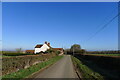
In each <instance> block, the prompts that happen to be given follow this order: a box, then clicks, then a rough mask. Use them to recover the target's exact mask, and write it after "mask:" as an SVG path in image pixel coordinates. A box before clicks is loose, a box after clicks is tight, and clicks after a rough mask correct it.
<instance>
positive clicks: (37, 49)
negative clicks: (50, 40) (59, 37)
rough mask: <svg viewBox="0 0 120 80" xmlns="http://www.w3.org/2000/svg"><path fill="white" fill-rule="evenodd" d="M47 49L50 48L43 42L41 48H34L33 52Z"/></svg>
mask: <svg viewBox="0 0 120 80" xmlns="http://www.w3.org/2000/svg"><path fill="white" fill-rule="evenodd" d="M47 49H50V47H49V46H48V45H47V44H43V46H42V47H41V48H35V54H36V53H39V52H41V51H43V52H45V51H47Z"/></svg>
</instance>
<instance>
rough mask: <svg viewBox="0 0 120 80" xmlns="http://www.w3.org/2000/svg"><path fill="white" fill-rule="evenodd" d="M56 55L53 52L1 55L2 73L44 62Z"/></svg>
mask: <svg viewBox="0 0 120 80" xmlns="http://www.w3.org/2000/svg"><path fill="white" fill-rule="evenodd" d="M54 56H56V55H55V54H45V55H42V54H41V55H26V56H16V57H3V58H2V75H5V74H9V73H11V72H16V71H18V70H20V69H24V68H28V67H30V66H31V65H34V64H37V63H40V62H44V61H47V60H49V59H50V58H52V57H54Z"/></svg>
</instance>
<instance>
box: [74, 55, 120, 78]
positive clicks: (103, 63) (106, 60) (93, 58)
mask: <svg viewBox="0 0 120 80" xmlns="http://www.w3.org/2000/svg"><path fill="white" fill-rule="evenodd" d="M75 57H76V58H78V59H80V60H83V62H84V61H88V62H89V63H91V65H92V64H95V65H96V66H97V67H99V68H100V69H102V70H105V71H106V72H107V73H109V71H110V72H111V73H110V74H111V75H112V76H111V75H109V74H104V75H106V78H108V79H112V78H113V79H118V78H120V57H117V56H116V57H112V56H99V55H80V54H76V55H75Z"/></svg>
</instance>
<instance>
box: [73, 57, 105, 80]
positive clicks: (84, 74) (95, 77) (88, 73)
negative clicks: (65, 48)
mask: <svg viewBox="0 0 120 80" xmlns="http://www.w3.org/2000/svg"><path fill="white" fill-rule="evenodd" d="M71 58H72V61H73V64H74V66H75V69H76V71H77V72H78V73H79V76H80V78H81V80H104V77H103V76H102V75H100V74H99V73H97V72H94V71H93V70H91V69H90V68H89V67H87V66H86V65H84V64H83V63H82V62H81V61H80V60H79V59H77V58H75V57H73V56H71Z"/></svg>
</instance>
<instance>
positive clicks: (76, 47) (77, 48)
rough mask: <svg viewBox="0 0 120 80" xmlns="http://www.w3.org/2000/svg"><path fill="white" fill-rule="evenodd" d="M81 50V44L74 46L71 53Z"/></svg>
mask: <svg viewBox="0 0 120 80" xmlns="http://www.w3.org/2000/svg"><path fill="white" fill-rule="evenodd" d="M80 49H81V46H80V45H79V44H74V45H72V46H71V48H70V51H71V52H73V51H74V52H78V51H79V50H80Z"/></svg>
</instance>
